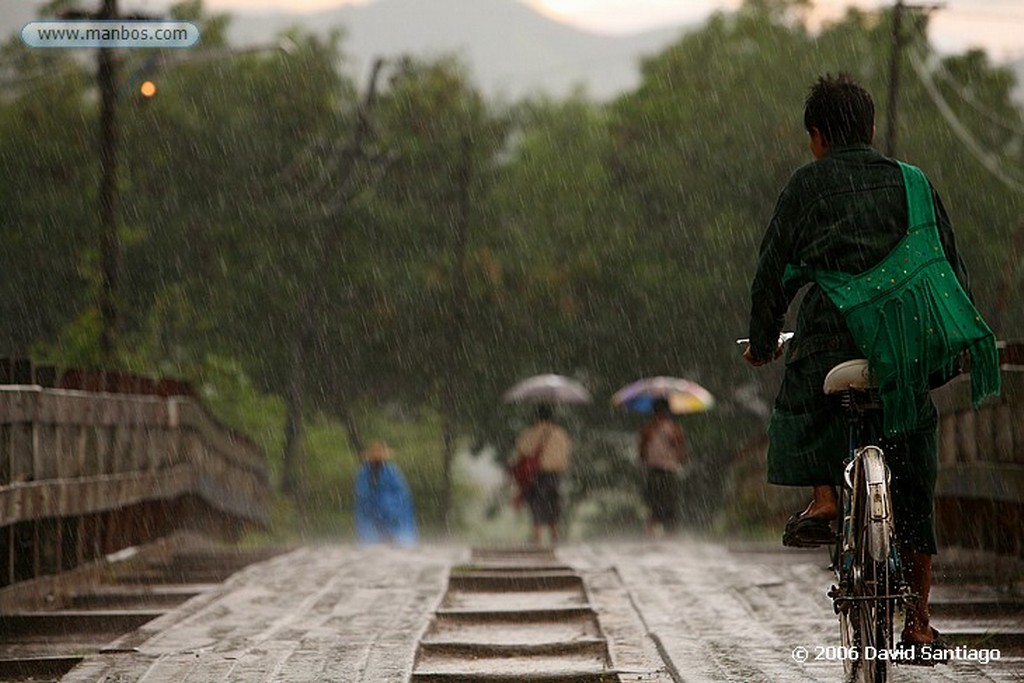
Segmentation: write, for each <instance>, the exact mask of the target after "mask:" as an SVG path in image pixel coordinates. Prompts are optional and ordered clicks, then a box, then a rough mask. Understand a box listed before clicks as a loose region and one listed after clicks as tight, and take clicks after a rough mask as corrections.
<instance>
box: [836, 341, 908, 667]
mask: <svg viewBox="0 0 1024 683" xmlns="http://www.w3.org/2000/svg"><path fill="white" fill-rule="evenodd" d="M823 390H824V392H825V393H826V394H828V395H838V396H839V397H840V398H841V403H842V407H843V411H844V412H845V414H846V416H847V420H848V423H849V434H850V440H849V455H848V457H847V459H846V461H845V464H844V470H843V473H844V474H843V479H844V481H843V482H842V485H841V486H840V487H839V516H838V518H837V528H836V538H835V542H834V544H833V545H832V548H831V559H832V569H833V571H834V573H835V579H836V583H835V584H834V585H833V586H832V588H831V589H830V590H829V592H828V596H829V597H830V598H832V605H833V609H834V610H835V612H836V614H837V615H838V616H839V625H840V637H841V640H842V647H843V648H844V651H843V654H844V656H843V664H844V670H845V672H846V675H847V680H848V681H850V682H851V683H854V682H855V683H884V682H885V681H886V680H888V675H889V671H890V669H891V665H892V664H894V663H897V662H899V661H900V660H901V658H902V655H903V654H904V653H903V652H902V651H901V650H900V649H898V648H897V647H896V645H895V643H894V638H893V636H894V628H893V621H894V618H895V616H896V612H897V610H906V609H908V608H912V607H913V605H914V602H915V601H916V599H917V597H918V596H916V595H915V594H913V593H912V592H911V590H910V588H909V586H908V585H907V583H906V581H905V580H904V577H903V571H902V567H901V565H900V558H899V552H898V551H897V548H896V543H895V541H894V536H895V527H894V519H893V501H892V493H891V491H890V489H889V469H888V467H887V465H886V462H885V452H884V450H883V449H882V447H881V446H880V445H879V444H880V443H881V436H882V428H881V427H882V402H881V398H880V397H879V394H878V386H877V384H875V383H874V382H873V381H872V379H871V374H870V368H869V367H868V361H866V360H864V359H859V360H851V361H847V362H845V363H840V364H839V365H837V366H836V367H834V368H833V369H832V370H831V371H830V372H829V373H828V374H827V376H826V378H825V383H824V387H823Z"/></svg>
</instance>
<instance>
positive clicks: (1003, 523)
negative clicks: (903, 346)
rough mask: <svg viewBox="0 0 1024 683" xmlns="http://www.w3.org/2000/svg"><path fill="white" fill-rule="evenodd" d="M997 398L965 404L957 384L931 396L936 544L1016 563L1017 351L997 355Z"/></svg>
mask: <svg viewBox="0 0 1024 683" xmlns="http://www.w3.org/2000/svg"><path fill="white" fill-rule="evenodd" d="M1001 361H1002V378H1003V387H1002V392H1001V395H1000V397H999V398H998V399H992V400H990V401H988V402H987V403H985V404H983V405H982V406H980V407H979V408H977V409H972V408H971V405H970V383H969V381H968V379H967V378H966V377H964V378H958V379H957V380H954V381H953V382H951V383H950V384H948V385H946V386H945V387H943V388H942V389H940V390H938V391H936V392H933V398H934V399H935V403H936V406H937V407H938V408H939V414H940V421H939V481H938V486H937V488H936V524H937V527H938V532H939V539H940V541H941V542H942V543H944V544H947V545H954V544H955V545H963V546H967V547H974V548H982V549H986V550H992V551H995V552H1000V553H1006V554H1013V555H1018V556H1022V557H1024V345H1021V344H1007V345H1004V346H1003V348H1002V349H1001Z"/></svg>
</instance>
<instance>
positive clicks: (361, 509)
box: [356, 441, 417, 545]
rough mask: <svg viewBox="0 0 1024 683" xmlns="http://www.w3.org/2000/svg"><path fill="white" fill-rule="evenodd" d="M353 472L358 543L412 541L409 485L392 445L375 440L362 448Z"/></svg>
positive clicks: (413, 517)
mask: <svg viewBox="0 0 1024 683" xmlns="http://www.w3.org/2000/svg"><path fill="white" fill-rule="evenodd" d="M361 459H362V461H363V462H362V464H361V465H360V466H359V473H358V474H357V475H356V535H357V536H358V538H359V542H360V543H395V544H397V545H414V544H415V543H416V540H417V530H416V515H415V512H414V509H413V502H412V495H411V494H410V493H409V485H408V484H407V483H406V481H405V477H404V476H402V471H401V470H400V469H399V468H398V465H396V464H395V463H393V462H391V449H389V448H388V447H387V444H385V443H384V442H383V441H374V442H373V443H371V444H370V447H369V448H367V449H366V451H364V452H363V454H362V456H361Z"/></svg>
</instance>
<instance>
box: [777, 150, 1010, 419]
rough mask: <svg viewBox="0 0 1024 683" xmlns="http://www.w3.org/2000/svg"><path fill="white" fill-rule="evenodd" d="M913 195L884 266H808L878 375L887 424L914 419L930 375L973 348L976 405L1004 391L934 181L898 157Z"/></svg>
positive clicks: (806, 274)
mask: <svg viewBox="0 0 1024 683" xmlns="http://www.w3.org/2000/svg"><path fill="white" fill-rule="evenodd" d="M900 170H901V171H902V173H903V184H904V188H905V191H906V197H907V234H906V235H905V236H904V237H903V239H901V240H900V242H899V243H898V244H897V245H896V247H895V248H894V249H893V250H892V251H891V252H889V254H888V255H886V257H885V258H883V259H882V260H881V261H880V262H879V263H878V264H876V265H875V266H873V267H872V268H869V269H868V270H866V271H864V272H862V273H857V274H850V273H842V272H838V271H820V270H814V269H802V270H800V271H798V272H797V271H794V274H799V275H801V276H803V277H808V278H810V279H812V280H813V281H814V282H816V283H817V284H818V285H819V286H820V287H821V288H822V289H823V290H824V291H825V293H826V294H827V295H828V297H829V298H830V299H831V300H832V302H833V303H834V304H835V305H836V307H837V308H838V309H839V310H840V312H841V313H842V314H843V318H844V319H845V321H846V324H847V327H849V329H850V333H851V334H852V335H853V338H854V340H855V341H856V342H857V346H858V347H859V348H860V350H861V352H862V353H863V354H864V355H865V357H866V358H867V359H868V361H869V362H870V363H871V368H872V370H873V372H874V373H875V375H876V376H877V378H878V382H879V385H880V389H881V394H882V401H883V403H884V405H885V428H886V432H888V433H890V434H892V433H897V432H903V431H908V430H910V429H913V428H914V427H915V425H916V421H917V415H916V407H915V405H916V404H915V400H914V397H915V395H916V394H920V393H922V392H925V391H927V389H928V378H929V377H930V376H931V375H933V374H935V373H940V372H941V373H943V374H945V375H948V374H950V372H951V371H950V368H951V367H952V365H953V363H954V361H955V360H956V358H957V356H959V355H960V354H961V353H962V352H964V351H969V352H970V354H971V397H972V400H973V402H974V403H975V405H977V404H978V403H980V402H981V401H982V400H983V399H984V398H985V397H986V396H990V395H994V394H997V393H999V385H1000V374H999V361H998V352H997V350H996V346H995V335H994V334H993V333H992V331H991V330H990V329H989V327H988V325H986V324H985V321H984V320H982V318H981V314H980V313H978V311H977V310H976V309H975V308H974V305H973V304H972V303H971V301H970V298H969V297H968V296H967V293H966V292H965V291H964V290H963V288H962V287H961V286H960V283H959V281H958V280H957V279H956V275H955V274H954V273H953V269H952V267H951V266H950V265H949V261H948V260H947V259H946V255H945V252H944V251H943V248H942V243H941V241H940V239H939V233H938V226H937V225H936V222H935V207H934V203H933V199H932V190H931V185H930V184H929V183H928V179H927V178H926V177H925V175H924V173H922V172H921V170H920V169H918V168H916V167H914V166H911V165H910V164H904V163H900Z"/></svg>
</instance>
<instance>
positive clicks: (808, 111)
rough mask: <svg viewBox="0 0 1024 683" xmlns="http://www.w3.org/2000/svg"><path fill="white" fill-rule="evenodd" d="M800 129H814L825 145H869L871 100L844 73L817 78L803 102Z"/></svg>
mask: <svg viewBox="0 0 1024 683" xmlns="http://www.w3.org/2000/svg"><path fill="white" fill-rule="evenodd" d="M804 128H806V129H807V132H808V133H810V132H811V129H812V128H817V129H818V130H819V131H820V132H821V135H822V136H823V137H824V138H825V141H826V142H827V143H828V144H829V145H854V144H863V145H870V144H871V138H872V135H873V133H874V128H875V103H874V100H872V99H871V94H870V93H869V92H868V91H867V90H865V89H864V88H863V87H861V86H860V84H858V83H857V82H856V81H854V80H853V78H852V77H851V76H850V75H849V74H847V73H840V74H839V75H838V76H833V75H832V74H825V75H824V76H819V77H818V80H817V82H816V83H815V84H814V85H812V86H811V89H810V92H808V93H807V99H806V100H805V102H804Z"/></svg>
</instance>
